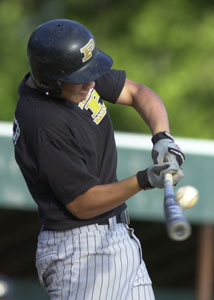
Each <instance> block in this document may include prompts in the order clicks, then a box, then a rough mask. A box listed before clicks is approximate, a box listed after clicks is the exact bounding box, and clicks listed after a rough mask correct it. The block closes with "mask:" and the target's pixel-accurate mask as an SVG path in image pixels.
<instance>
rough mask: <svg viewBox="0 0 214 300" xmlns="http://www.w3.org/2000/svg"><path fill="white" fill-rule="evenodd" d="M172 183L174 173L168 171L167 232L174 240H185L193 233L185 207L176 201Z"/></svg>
mask: <svg viewBox="0 0 214 300" xmlns="http://www.w3.org/2000/svg"><path fill="white" fill-rule="evenodd" d="M172 183H173V179H172V174H170V173H167V174H166V175H165V178H164V212H165V219H166V228H167V233H168V236H169V237H170V238H171V239H172V240H174V241H184V240H186V239H187V238H188V237H189V236H190V235H191V226H190V223H189V222H188V220H187V218H186V216H185V215H184V212H183V209H182V208H181V207H180V205H179V204H178V202H177V201H176V198H175V193H174V189H173V186H172Z"/></svg>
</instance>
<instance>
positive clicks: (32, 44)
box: [27, 19, 113, 95]
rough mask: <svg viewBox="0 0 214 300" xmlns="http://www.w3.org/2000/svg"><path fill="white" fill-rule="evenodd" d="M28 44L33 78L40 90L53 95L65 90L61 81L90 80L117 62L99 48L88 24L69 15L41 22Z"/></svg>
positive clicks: (84, 81)
mask: <svg viewBox="0 0 214 300" xmlns="http://www.w3.org/2000/svg"><path fill="white" fill-rule="evenodd" d="M27 48H28V49H27V52H28V61H29V65H30V73H31V76H32V79H33V80H34V82H35V84H36V86H37V87H38V88H39V89H40V90H42V91H44V92H46V93H50V94H53V95H59V94H61V87H60V82H61V81H63V82H71V83H77V84H81V83H88V82H91V81H94V80H96V79H97V78H98V77H100V76H101V75H103V74H104V73H105V72H107V71H108V70H109V69H110V68H111V66H112V64H113V61H112V59H111V57H109V56H108V55H106V54H105V53H104V52H102V51H100V50H98V49H97V47H96V43H95V40H94V37H93V35H92V33H91V32H90V31H89V30H88V29H87V28H86V27H84V26H83V25H81V24H80V23H78V22H75V21H72V20H67V19H55V20H51V21H48V22H45V23H43V24H41V25H40V26H39V27H37V28H36V30H35V31H34V32H33V33H32V34H31V36H30V38H29V41H28V47H27Z"/></svg>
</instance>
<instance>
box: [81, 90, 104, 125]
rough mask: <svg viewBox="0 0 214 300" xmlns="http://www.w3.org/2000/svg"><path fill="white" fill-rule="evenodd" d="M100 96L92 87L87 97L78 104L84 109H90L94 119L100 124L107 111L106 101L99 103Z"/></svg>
mask: <svg viewBox="0 0 214 300" xmlns="http://www.w3.org/2000/svg"><path fill="white" fill-rule="evenodd" d="M99 99H100V96H99V94H98V93H97V91H96V90H94V89H92V90H91V91H90V93H89V94H88V96H87V98H86V99H85V100H83V101H81V102H80V103H79V104H78V107H79V108H81V109H82V110H83V109H85V110H88V109H89V110H90V111H91V112H92V115H91V117H92V119H93V121H94V122H95V123H96V124H97V125H98V124H99V123H100V122H101V121H102V119H103V118H104V117H105V115H106V113H107V109H106V106H105V104H104V103H99Z"/></svg>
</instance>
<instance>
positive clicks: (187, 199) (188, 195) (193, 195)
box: [176, 185, 199, 209]
mask: <svg viewBox="0 0 214 300" xmlns="http://www.w3.org/2000/svg"><path fill="white" fill-rule="evenodd" d="M198 197H199V192H198V190H197V189H196V188H195V187H193V186H190V185H187V186H182V187H180V188H179V189H178V190H177V192H176V200H177V201H178V203H179V204H180V206H181V207H182V208H183V209H188V208H191V207H193V206H194V205H195V204H196V202H197V201H198Z"/></svg>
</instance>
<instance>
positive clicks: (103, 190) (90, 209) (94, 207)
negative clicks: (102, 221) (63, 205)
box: [67, 176, 141, 219]
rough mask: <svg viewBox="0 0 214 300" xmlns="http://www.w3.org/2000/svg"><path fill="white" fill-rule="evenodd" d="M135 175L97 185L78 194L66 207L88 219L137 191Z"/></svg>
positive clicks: (123, 200) (138, 188)
mask: <svg viewBox="0 0 214 300" xmlns="http://www.w3.org/2000/svg"><path fill="white" fill-rule="evenodd" d="M140 190H141V188H140V187H139V185H138V181H137V178H136V176H132V177H129V178H127V179H124V180H122V181H119V182H115V183H111V184H105V185H97V186H94V187H92V188H91V189H89V190H88V191H87V192H85V193H84V194H81V195H79V196H78V197H77V198H76V199H75V200H74V201H73V202H71V203H69V204H68V205H67V209H68V210H69V211H70V212H71V213H72V214H73V215H75V216H76V217H77V218H80V219H89V218H93V217H95V216H98V215H100V214H102V213H105V212H107V211H109V210H111V209H113V208H115V207H117V206H118V205H120V204H122V203H123V202H125V201H126V200H127V199H128V198H130V197H131V196H133V195H134V194H136V193H137V192H139V191H140Z"/></svg>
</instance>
